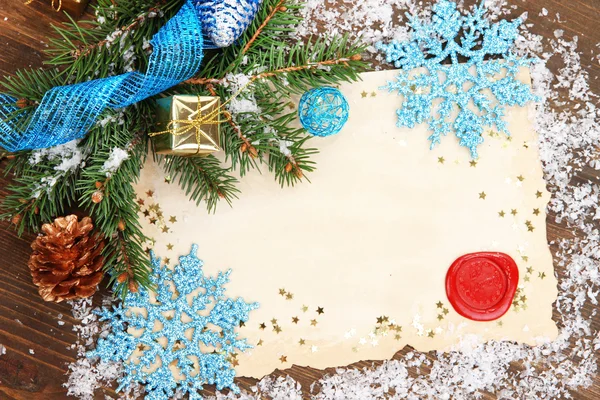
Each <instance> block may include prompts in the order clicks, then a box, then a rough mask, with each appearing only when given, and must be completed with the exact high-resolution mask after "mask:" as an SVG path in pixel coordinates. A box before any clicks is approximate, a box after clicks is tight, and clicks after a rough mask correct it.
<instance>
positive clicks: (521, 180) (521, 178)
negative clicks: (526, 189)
mask: <svg viewBox="0 0 600 400" xmlns="http://www.w3.org/2000/svg"><path fill="white" fill-rule="evenodd" d="M517 179H518V180H519V182H523V181H524V180H525V177H524V176H523V175H519V176H517Z"/></svg>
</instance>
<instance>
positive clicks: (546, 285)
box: [137, 71, 557, 377]
mask: <svg viewBox="0 0 600 400" xmlns="http://www.w3.org/2000/svg"><path fill="white" fill-rule="evenodd" d="M395 75H396V72H395V71H386V72H373V73H366V74H363V75H362V78H363V80H362V82H359V83H355V84H352V85H350V84H348V85H344V86H342V88H341V90H342V91H343V93H344V94H345V95H346V97H347V98H348V101H349V103H350V120H349V122H348V124H347V125H346V127H345V128H344V129H343V130H342V132H341V133H339V134H338V135H336V136H334V137H329V138H325V139H319V138H315V139H314V140H313V142H312V144H313V146H316V147H318V148H319V149H320V154H319V155H317V156H316V157H314V160H315V161H316V162H317V166H318V169H317V171H316V172H315V173H312V174H310V176H309V178H310V180H311V183H308V182H304V183H303V184H300V185H297V186H296V187H293V188H283V189H282V188H280V187H279V185H278V184H277V183H276V182H275V181H274V179H273V176H272V175H271V174H269V173H268V172H266V168H265V173H264V174H263V175H261V174H259V173H250V174H249V175H248V176H246V177H244V178H243V179H242V180H241V184H240V186H239V187H240V189H241V192H242V193H241V195H240V199H239V200H237V201H235V202H234V204H233V208H229V207H228V206H227V205H226V204H222V205H220V207H219V208H218V210H217V212H216V213H215V214H214V215H208V214H207V213H206V211H205V208H204V207H203V206H200V207H196V205H195V204H193V203H192V202H189V201H188V200H187V199H186V196H185V194H184V193H183V192H182V191H181V190H180V189H179V188H178V186H177V185H176V184H175V183H170V184H169V183H166V182H164V179H163V178H164V174H163V172H162V171H161V170H160V168H159V167H157V166H156V165H154V164H153V163H152V161H149V163H148V164H147V165H146V167H145V169H144V170H143V173H142V179H141V181H140V183H139V184H138V185H137V188H138V196H139V198H141V199H144V206H142V211H144V210H146V209H148V208H149V207H150V206H152V205H153V210H152V211H151V214H153V215H154V214H156V210H160V211H159V212H160V213H161V217H160V218H158V221H156V220H155V221H154V222H153V223H151V219H150V218H143V226H144V229H145V232H146V233H147V234H148V235H149V236H150V237H152V238H153V239H154V240H155V243H154V251H155V252H156V253H157V254H158V255H159V256H161V257H164V258H165V261H166V262H168V263H169V265H175V264H176V262H177V257H178V256H180V255H182V254H187V253H189V251H190V246H191V244H192V243H197V244H199V246H200V251H199V257H200V258H201V259H203V260H204V262H205V266H204V270H205V273H208V274H216V273H217V271H219V270H225V269H229V268H231V269H233V273H232V275H231V279H232V281H231V283H230V284H229V285H228V286H227V293H228V295H230V296H234V297H237V296H242V297H243V298H244V299H245V300H246V301H258V302H259V303H260V304H261V307H260V309H258V310H257V311H254V312H253V313H252V314H251V320H250V321H249V322H248V323H247V324H246V325H245V326H244V327H241V328H240V330H239V331H240V334H241V335H242V336H244V337H247V338H248V340H249V342H250V343H251V344H253V345H255V346H256V347H255V348H254V349H253V350H251V351H249V352H247V353H245V354H239V355H238V357H237V362H236V363H239V365H237V366H236V369H237V371H238V375H241V376H254V377H261V376H263V375H265V374H268V373H270V372H272V371H273V370H274V369H276V368H280V369H282V368H288V367H290V366H291V365H292V364H297V365H303V366H304V365H308V366H311V367H315V368H324V367H332V366H343V365H347V364H350V363H352V362H355V361H358V360H363V359H369V360H373V359H385V358H390V357H391V356H392V355H393V354H394V353H395V352H396V351H398V350H400V349H401V348H402V347H404V346H405V345H407V344H410V345H412V346H414V347H415V348H416V349H418V350H431V349H439V350H447V349H450V348H451V347H452V346H453V345H455V344H457V343H458V342H459V341H460V339H461V337H463V336H464V335H467V334H473V335H478V336H479V337H480V338H481V340H490V339H507V340H515V341H519V342H525V343H529V344H537V343H540V342H543V341H547V340H550V339H552V338H554V337H555V336H556V335H557V328H556V326H555V324H554V322H553V321H552V319H551V316H552V302H553V301H554V300H555V298H556V295H557V289H556V285H557V282H556V280H555V278H554V270H553V265H552V258H551V254H550V251H549V249H548V246H547V241H546V224H545V219H546V213H545V207H546V204H547V202H548V200H549V193H548V192H547V191H546V189H545V183H544V180H543V177H542V168H541V164H540V161H539V157H538V150H537V146H536V142H537V136H536V133H535V132H534V131H533V129H532V123H531V121H530V118H531V114H532V113H533V112H535V111H534V110H533V109H532V108H531V109H528V108H511V109H509V111H508V112H507V116H506V119H507V121H508V123H509V129H510V132H511V133H512V138H511V139H510V140H508V139H507V138H506V137H505V136H504V135H498V134H495V133H494V132H491V131H490V132H488V133H486V136H485V143H484V144H483V145H482V146H480V150H479V154H480V157H479V159H478V160H477V161H476V163H475V162H471V159H470V156H469V152H468V150H467V149H466V148H461V147H459V146H458V140H457V139H456V138H455V137H453V136H448V137H446V138H444V139H443V141H442V144H441V145H440V146H438V147H436V148H435V149H433V150H429V142H428V141H427V137H428V136H429V133H428V132H427V130H426V127H425V126H419V127H417V128H415V129H406V128H403V129H400V128H397V127H396V113H395V111H396V109H397V108H398V106H399V104H400V101H399V99H398V97H397V96H396V95H395V94H387V93H385V92H383V91H380V90H378V87H380V86H382V85H384V84H385V82H386V80H389V79H393V78H394V76H395ZM522 78H523V80H525V81H528V80H529V76H528V74H527V71H523V74H522ZM149 190H150V191H152V193H150V194H151V196H149V195H148V193H146V192H147V191H149ZM151 217H152V216H151ZM165 228H166V229H165ZM475 251H501V252H505V253H507V254H509V255H510V256H512V257H513V258H514V259H515V261H516V262H517V264H518V266H519V271H520V282H519V290H518V292H517V298H516V299H515V302H514V304H513V307H511V309H510V311H509V312H508V313H507V314H506V315H505V316H504V317H502V318H501V319H500V320H499V321H492V322H474V321H469V320H467V319H465V318H463V317H461V316H459V315H458V314H457V313H456V312H455V311H454V310H453V309H452V307H451V306H450V304H449V302H448V301H447V298H446V293H445V289H444V281H445V275H446V271H447V269H448V267H449V266H450V264H451V263H452V262H453V261H454V260H455V259H456V258H457V257H459V256H461V255H463V254H465V253H471V252H475Z"/></svg>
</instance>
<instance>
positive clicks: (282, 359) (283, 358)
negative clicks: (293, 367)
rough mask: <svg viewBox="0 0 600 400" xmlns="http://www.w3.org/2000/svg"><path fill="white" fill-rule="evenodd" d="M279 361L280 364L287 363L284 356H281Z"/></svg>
mask: <svg viewBox="0 0 600 400" xmlns="http://www.w3.org/2000/svg"><path fill="white" fill-rule="evenodd" d="M279 361H281V363H282V364H283V363H286V362H287V357H286V356H281V357H279Z"/></svg>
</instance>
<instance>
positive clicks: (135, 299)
mask: <svg viewBox="0 0 600 400" xmlns="http://www.w3.org/2000/svg"><path fill="white" fill-rule="evenodd" d="M197 250H198V246H197V245H193V246H192V251H191V253H190V254H189V255H187V256H183V257H180V258H179V265H178V266H176V267H175V268H174V269H173V270H171V269H169V268H168V267H167V266H166V265H164V266H161V262H160V259H159V258H157V257H155V256H154V254H153V253H152V254H151V257H152V265H153V268H154V274H153V276H152V283H153V285H154V286H155V288H156V296H153V295H151V293H150V292H148V291H147V290H145V289H140V291H139V292H138V293H129V294H128V295H127V297H126V298H125V301H124V302H123V303H121V304H119V305H118V306H113V308H112V310H109V309H106V308H103V309H102V311H100V312H99V315H100V316H101V320H106V321H108V322H109V323H110V325H111V329H112V332H111V333H110V334H109V335H108V336H107V337H106V338H105V339H99V340H98V346H97V347H96V349H95V350H93V351H91V352H89V353H88V357H100V358H101V359H102V360H103V361H106V362H122V363H123V372H124V375H123V377H122V378H121V379H120V380H119V383H120V385H119V388H118V389H117V390H118V391H120V390H121V389H123V388H127V387H129V385H131V384H134V383H140V384H142V385H144V386H145V387H146V395H147V397H146V398H147V399H150V400H159V399H166V398H172V397H173V396H174V395H175V394H176V392H177V395H183V394H186V393H187V394H189V398H190V399H200V398H202V397H201V396H200V394H199V393H198V391H200V390H202V385H204V384H215V385H216V387H217V389H218V390H221V389H223V388H226V387H227V388H230V389H231V390H232V391H234V392H236V393H238V392H239V388H238V387H237V386H236V385H235V384H234V382H233V378H234V376H235V371H234V369H233V368H232V365H231V360H232V358H233V357H235V352H236V351H244V350H247V349H249V348H251V347H252V346H250V345H249V344H248V343H247V342H246V340H245V339H238V334H237V333H236V332H235V329H236V328H237V327H239V326H240V323H242V322H247V321H248V314H249V312H250V311H252V310H254V309H256V308H258V304H257V303H246V302H244V300H243V299H241V298H238V299H235V300H233V299H231V298H228V297H225V289H224V288H223V285H225V284H226V283H227V282H229V274H230V273H231V270H229V271H227V272H225V273H219V274H218V276H216V277H215V278H211V277H206V276H204V274H203V271H202V265H203V263H202V261H201V260H200V259H198V258H197V257H196V252H197ZM142 309H143V310H142ZM157 326H158V327H159V328H157ZM136 350H138V352H141V354H140V355H137V354H138V353H136V354H134V352H135V351H136Z"/></svg>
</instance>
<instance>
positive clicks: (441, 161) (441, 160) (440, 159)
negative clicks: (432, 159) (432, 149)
mask: <svg viewBox="0 0 600 400" xmlns="http://www.w3.org/2000/svg"><path fill="white" fill-rule="evenodd" d="M444 161H446V160H445V159H444V157H438V162H439V163H440V164H443V163H444Z"/></svg>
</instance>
